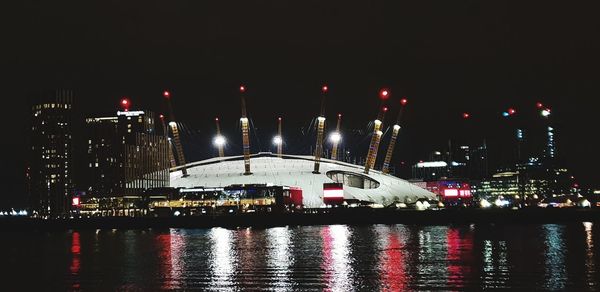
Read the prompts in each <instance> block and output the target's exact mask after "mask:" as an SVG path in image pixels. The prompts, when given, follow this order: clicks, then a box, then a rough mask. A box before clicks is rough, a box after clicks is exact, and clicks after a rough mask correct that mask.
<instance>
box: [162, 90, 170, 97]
mask: <svg viewBox="0 0 600 292" xmlns="http://www.w3.org/2000/svg"><path fill="white" fill-rule="evenodd" d="M163 96H164V97H165V98H171V93H170V92H168V91H167V90H165V91H163Z"/></svg>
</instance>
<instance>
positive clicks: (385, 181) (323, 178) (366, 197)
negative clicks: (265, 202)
mask: <svg viewBox="0 0 600 292" xmlns="http://www.w3.org/2000/svg"><path fill="white" fill-rule="evenodd" d="M179 169H180V167H178V168H175V169H174V171H173V172H171V187H183V188H191V187H226V186H230V185H234V184H237V185H240V184H267V185H277V186H290V187H299V188H301V189H302V195H303V203H304V205H305V206H306V207H308V208H317V207H321V206H322V205H323V183H331V182H334V181H333V180H332V179H331V178H330V176H331V175H332V174H333V173H343V174H349V175H350V176H355V175H356V176H359V177H361V178H365V179H366V180H367V181H371V182H372V183H371V185H372V187H373V188H359V187H352V186H348V185H344V199H346V200H358V201H364V202H372V203H375V204H382V205H384V206H385V205H389V204H392V203H397V202H403V203H404V202H414V201H416V200H417V199H419V198H425V199H435V198H436V195H435V194H433V193H431V192H429V191H427V190H424V189H422V188H420V187H418V186H415V185H413V184H411V183H409V182H407V181H405V180H402V179H399V178H397V177H395V176H392V175H386V174H383V173H381V172H380V171H375V170H371V171H370V173H369V174H368V175H364V173H363V171H364V168H363V167H362V166H358V165H354V164H350V163H345V162H340V161H334V160H330V159H321V167H320V174H314V173H312V171H313V169H314V157H313V156H296V155H283V156H282V158H279V157H277V156H276V155H274V154H271V153H259V154H256V155H253V156H252V158H251V171H252V175H243V172H244V160H243V157H242V156H230V157H223V158H211V159H207V160H203V161H198V162H193V163H189V164H187V172H188V174H189V176H187V177H182V173H181V170H179ZM328 174H329V176H328Z"/></svg>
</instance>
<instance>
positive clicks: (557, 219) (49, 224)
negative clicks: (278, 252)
mask: <svg viewBox="0 0 600 292" xmlns="http://www.w3.org/2000/svg"><path fill="white" fill-rule="evenodd" d="M586 221H589V222H600V209H524V210H505V209H487V210H484V209H456V210H436V211H433V210H430V211H414V210H402V211H398V210H388V209H338V210H328V211H327V212H318V213H295V214H275V213H262V214H236V215H221V216H193V217H192V216H188V217H157V218H153V217H138V218H129V217H105V218H85V219H53V220H43V219H36V218H18V217H5V218H1V219H0V230H2V231H9V230H10V231H19V230H64V229H146V228H210V227H226V228H237V227H261V228H264V227H275V226H286V225H289V226H301V225H329V224H351V225H361V224H424V225H448V224H472V223H475V224H534V223H535V224H544V223H570V222H586Z"/></svg>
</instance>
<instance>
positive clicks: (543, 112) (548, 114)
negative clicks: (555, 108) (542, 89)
mask: <svg viewBox="0 0 600 292" xmlns="http://www.w3.org/2000/svg"><path fill="white" fill-rule="evenodd" d="M551 113H552V112H551V111H550V109H548V108H547V109H543V110H542V112H541V114H542V117H548V116H550V114H551Z"/></svg>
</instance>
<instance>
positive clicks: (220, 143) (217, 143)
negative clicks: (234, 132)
mask: <svg viewBox="0 0 600 292" xmlns="http://www.w3.org/2000/svg"><path fill="white" fill-rule="evenodd" d="M225 143H227V141H226V140H225V137H223V136H221V135H219V136H216V137H215V139H213V144H215V146H218V147H221V146H223V145H225Z"/></svg>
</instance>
